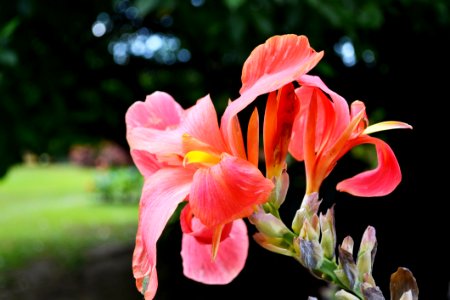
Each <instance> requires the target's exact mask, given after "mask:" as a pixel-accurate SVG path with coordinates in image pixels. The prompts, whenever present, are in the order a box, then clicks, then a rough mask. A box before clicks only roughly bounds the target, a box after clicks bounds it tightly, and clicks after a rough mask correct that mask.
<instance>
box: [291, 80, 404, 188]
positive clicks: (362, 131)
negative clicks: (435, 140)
mask: <svg viewBox="0 0 450 300" xmlns="http://www.w3.org/2000/svg"><path fill="white" fill-rule="evenodd" d="M299 83H300V84H301V85H302V86H301V87H300V88H298V89H297V90H296V94H297V97H298V98H299V99H300V101H301V103H302V107H301V110H300V113H299V114H298V115H297V118H296V121H295V123H294V128H293V134H292V139H291V142H290V145H289V152H290V153H291V154H292V156H293V157H294V158H295V159H297V160H299V161H304V162H305V169H306V195H309V194H311V193H314V192H319V188H320V186H321V184H322V182H323V180H324V179H325V178H326V177H327V176H328V175H329V174H330V172H331V171H332V170H333V168H334V166H335V165H336V163H337V162H338V160H339V159H340V158H341V157H342V156H343V155H345V154H346V153H347V152H348V151H349V150H350V149H352V148H353V147H356V146H358V145H361V144H372V145H374V146H375V148H376V153H377V158H378V166H377V167H376V168H375V169H372V170H368V171H364V172H362V173H359V174H357V175H355V176H354V177H352V178H349V179H346V180H343V181H341V182H339V183H338V184H337V190H339V191H343V192H347V193H350V194H352V195H355V196H362V197H372V196H384V195H387V194H389V193H391V192H392V191H393V190H394V189H395V188H396V187H397V185H398V184H399V183H400V181H401V177H402V176H401V171H400V167H399V165H398V161H397V158H396V157H395V154H394V152H393V151H392V149H391V148H390V147H389V145H388V144H387V143H385V142H384V141H382V140H380V139H378V138H375V137H371V136H370V135H369V134H371V133H374V132H378V131H383V130H388V129H399V128H408V129H412V126H411V125H409V124H406V123H403V122H398V121H385V122H380V123H377V124H373V125H369V121H368V119H367V115H366V109H365V105H364V103H363V102H361V101H354V102H353V103H352V104H351V107H350V108H349V106H348V104H347V102H346V101H345V99H344V98H342V97H341V96H339V95H338V94H336V93H335V92H333V91H331V90H330V89H329V88H328V87H327V86H326V85H325V84H324V83H323V82H322V80H321V79H320V78H319V77H317V76H310V75H304V76H302V78H301V79H300V81H299ZM326 94H328V96H329V97H330V98H331V100H332V101H330V99H329V97H327V95H326Z"/></svg>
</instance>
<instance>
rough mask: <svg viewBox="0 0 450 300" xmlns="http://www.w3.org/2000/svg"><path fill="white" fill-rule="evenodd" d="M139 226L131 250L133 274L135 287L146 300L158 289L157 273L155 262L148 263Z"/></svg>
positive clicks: (153, 295)
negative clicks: (152, 263) (132, 249)
mask: <svg viewBox="0 0 450 300" xmlns="http://www.w3.org/2000/svg"><path fill="white" fill-rule="evenodd" d="M141 231H142V230H141V227H140V226H139V227H138V232H137V234H136V244H135V247H134V251H133V262H132V267H133V275H134V278H135V279H136V288H137V289H138V291H139V292H141V293H142V294H143V295H144V297H145V299H146V300H150V299H153V298H154V297H155V294H156V290H157V289H158V274H157V272H156V264H154V265H150V264H149V261H150V260H149V257H148V256H147V251H146V250H145V246H144V244H143V242H142V235H141Z"/></svg>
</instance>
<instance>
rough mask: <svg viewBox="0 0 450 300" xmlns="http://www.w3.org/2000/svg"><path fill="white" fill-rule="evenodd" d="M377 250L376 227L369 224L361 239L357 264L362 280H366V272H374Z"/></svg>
mask: <svg viewBox="0 0 450 300" xmlns="http://www.w3.org/2000/svg"><path fill="white" fill-rule="evenodd" d="M376 252H377V239H376V237H375V228H374V227H372V226H368V227H367V229H366V231H364V234H363V236H362V239H361V244H360V246H359V251H358V259H357V261H356V265H357V268H358V273H359V276H360V280H364V274H369V275H371V274H372V266H373V262H374V259H375V253H376Z"/></svg>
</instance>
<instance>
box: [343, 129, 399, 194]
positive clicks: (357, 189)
mask: <svg viewBox="0 0 450 300" xmlns="http://www.w3.org/2000/svg"><path fill="white" fill-rule="evenodd" d="M353 143H354V144H353V145H352V147H354V146H356V145H360V144H374V145H375V147H376V151H377V158H378V166H377V167H376V168H375V169H373V170H369V171H365V172H362V173H360V174H358V175H355V176H353V177H352V178H349V179H346V180H344V181H341V182H339V183H338V185H337V187H336V189H337V190H338V191H342V192H347V193H349V194H352V195H355V196H360V197H376V196H385V195H387V194H390V193H391V192H392V191H393V190H394V189H395V188H396V187H397V186H398V184H399V183H400V181H401V179H402V174H401V171H400V166H399V165H398V161H397V158H396V157H395V154H394V152H393V151H392V149H391V148H390V147H389V145H388V144H386V143H385V142H384V141H382V140H380V139H377V138H374V137H370V136H367V135H363V136H360V137H359V138H357V139H356V140H354V141H353Z"/></svg>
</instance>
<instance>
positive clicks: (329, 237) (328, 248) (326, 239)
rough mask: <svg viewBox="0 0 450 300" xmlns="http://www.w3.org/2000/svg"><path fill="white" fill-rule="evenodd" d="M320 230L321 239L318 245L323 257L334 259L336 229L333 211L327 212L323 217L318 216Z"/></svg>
mask: <svg viewBox="0 0 450 300" xmlns="http://www.w3.org/2000/svg"><path fill="white" fill-rule="evenodd" d="M320 228H321V231H322V238H321V240H320V245H321V246H322V249H323V255H324V256H325V257H326V258H328V259H331V260H332V259H334V255H335V249H336V229H335V226H334V209H333V208H330V209H328V210H327V213H326V214H325V215H323V214H320Z"/></svg>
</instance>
